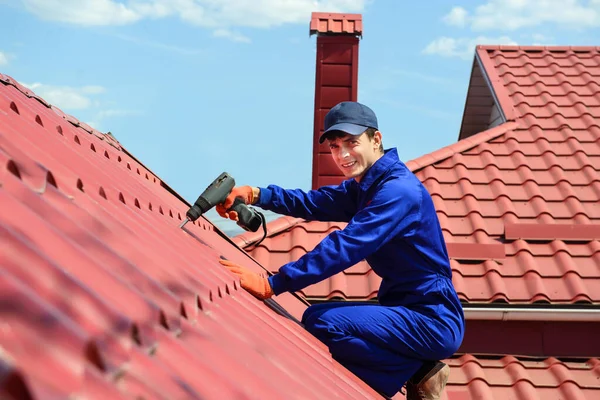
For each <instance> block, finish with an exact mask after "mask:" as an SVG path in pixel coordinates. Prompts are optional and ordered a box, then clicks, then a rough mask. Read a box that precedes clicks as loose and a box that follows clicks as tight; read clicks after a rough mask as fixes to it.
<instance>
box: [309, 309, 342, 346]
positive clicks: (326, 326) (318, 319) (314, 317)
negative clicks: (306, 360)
mask: <svg viewBox="0 0 600 400" xmlns="http://www.w3.org/2000/svg"><path fill="white" fill-rule="evenodd" d="M302 321H303V324H304V329H306V330H307V331H308V332H310V333H311V334H312V335H313V336H315V337H316V338H317V339H319V340H321V341H322V342H324V343H328V342H329V341H330V340H331V339H334V338H339V337H341V336H344V335H345V334H344V332H343V331H342V330H341V329H340V328H339V327H337V326H336V325H335V324H334V323H333V321H330V319H329V318H327V312H308V309H307V310H306V312H305V313H304V315H303V316H302Z"/></svg>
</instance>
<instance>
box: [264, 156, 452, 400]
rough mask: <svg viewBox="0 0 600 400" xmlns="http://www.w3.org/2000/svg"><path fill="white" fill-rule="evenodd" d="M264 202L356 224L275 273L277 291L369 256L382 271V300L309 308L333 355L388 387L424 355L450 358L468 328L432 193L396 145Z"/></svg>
mask: <svg viewBox="0 0 600 400" xmlns="http://www.w3.org/2000/svg"><path fill="white" fill-rule="evenodd" d="M256 205H257V206H259V207H261V208H263V209H266V210H272V211H274V212H277V213H280V214H284V215H289V216H294V217H298V218H304V219H306V220H317V221H341V222H347V223H348V224H347V225H346V227H345V228H344V229H342V230H336V231H334V232H332V233H330V234H329V235H328V236H327V237H325V238H324V239H323V240H322V241H321V242H320V243H319V244H318V245H317V246H316V247H315V248H314V249H313V250H312V251H309V252H308V253H306V254H305V255H303V256H302V257H301V258H300V259H298V260H297V261H294V262H291V263H288V264H285V265H283V266H282V267H281V268H280V269H279V271H278V273H276V274H275V275H273V276H271V277H269V283H270V284H271V287H272V288H273V291H274V293H275V294H276V295H277V294H280V293H283V292H285V291H297V290H301V289H303V288H305V287H307V286H309V285H311V284H314V283H317V282H319V281H322V280H324V279H327V278H329V277H331V276H333V275H335V274H337V273H339V272H341V271H343V270H345V269H346V268H349V267H351V266H352V265H354V264H356V263H358V262H360V261H361V260H366V261H367V262H368V263H369V265H370V266H371V268H372V269H373V271H374V272H375V273H376V274H377V275H378V276H380V277H381V278H382V281H381V285H380V287H379V291H378V298H377V300H378V302H377V303H358V302H337V303H333V302H332V303H323V304H316V305H312V306H311V307H309V308H308V309H307V310H306V311H305V313H304V316H303V318H302V322H303V323H304V325H305V327H306V329H307V330H308V331H309V332H311V333H312V334H313V335H314V336H315V337H317V338H318V339H319V340H321V341H322V342H323V343H325V344H326V345H327V346H328V347H329V350H330V352H331V354H332V356H333V357H334V358H335V359H336V360H337V361H339V362H340V363H341V364H342V365H344V366H345V367H346V368H348V369H349V370H350V371H352V372H353V373H354V374H355V375H357V376H358V377H360V378H361V379H363V380H364V381H365V382H366V383H367V384H369V385H370V386H371V387H373V388H374V389H375V390H377V391H379V392H380V393H383V394H385V395H387V396H390V397H391V396H393V395H394V394H395V393H397V392H398V391H399V390H400V389H401V388H402V386H403V385H404V384H405V382H406V381H407V380H408V379H410V377H411V376H412V375H413V374H414V373H415V372H416V371H417V370H418V369H419V368H420V367H421V366H422V365H423V363H424V362H425V361H437V360H441V359H444V358H447V357H450V356H451V355H452V354H454V352H455V351H456V350H457V349H458V348H459V347H460V345H461V343H462V340H463V336H464V315H463V310H462V306H461V304H460V301H459V299H458V296H457V294H456V291H455V289H454V286H453V284H452V270H451V268H450V262H449V259H448V253H447V250H446V244H445V242H444V237H443V234H442V230H441V227H440V224H439V221H438V218H437V215H436V212H435V208H434V204H433V201H432V199H431V196H430V195H429V193H428V192H427V190H426V189H425V187H424V186H423V184H422V183H421V182H420V181H419V179H418V178H417V177H416V176H415V175H414V174H413V173H412V172H411V171H410V170H409V169H408V168H407V167H406V165H405V164H404V163H402V162H401V161H400V160H399V158H398V153H397V150H396V149H395V148H394V149H389V150H386V151H385V154H384V155H383V156H382V157H381V158H379V159H378V160H377V161H376V162H375V163H374V164H373V166H371V168H369V169H368V170H367V172H366V173H365V175H364V176H363V178H362V179H361V181H360V183H359V182H356V180H354V179H348V180H345V181H343V182H342V183H341V184H340V185H338V186H324V187H321V188H319V189H317V190H311V191H308V192H304V191H302V190H299V189H293V190H290V189H283V188H281V187H279V186H276V185H269V186H268V187H266V188H260V197H259V199H258V202H257V204H256Z"/></svg>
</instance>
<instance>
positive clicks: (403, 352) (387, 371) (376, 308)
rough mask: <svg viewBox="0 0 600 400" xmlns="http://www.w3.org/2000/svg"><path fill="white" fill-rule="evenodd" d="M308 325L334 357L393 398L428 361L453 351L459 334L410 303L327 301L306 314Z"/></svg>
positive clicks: (446, 355) (311, 308)
mask: <svg viewBox="0 0 600 400" xmlns="http://www.w3.org/2000/svg"><path fill="white" fill-rule="evenodd" d="M302 322H303V323H304V325H305V327H306V329H307V330H308V331H309V332H310V333H312V334H313V335H314V336H315V337H317V338H318V339H319V340H321V341H322V342H323V343H325V344H326V345H327V346H328V347H329V351H330V352H331V354H332V356H333V358H334V359H335V360H337V361H338V362H339V363H340V364H342V365H344V366H345V367H346V368H348V370H350V371H351V372H352V373H354V374H355V375H356V376H358V377H359V378H361V379H362V380H364V381H365V382H366V383H367V384H368V385H370V386H371V387H372V388H374V389H375V390H377V391H378V392H380V393H383V394H385V395H387V396H390V397H391V396H393V395H394V394H395V393H397V392H398V391H399V390H400V389H401V388H402V386H403V385H404V383H405V382H406V381H407V380H408V379H410V377H411V376H412V375H413V374H414V373H415V372H416V371H417V370H418V369H419V368H420V367H421V366H422V365H423V360H439V359H443V358H446V357H448V356H449V355H451V354H452V353H453V351H452V350H448V349H452V348H453V347H454V342H453V341H454V340H455V339H454V338H453V337H452V336H453V335H452V334H451V332H450V331H448V330H447V328H444V327H442V326H441V324H440V323H439V322H436V321H434V320H432V319H431V318H428V317H426V316H423V315H422V314H419V313H416V312H414V311H411V310H409V309H407V308H405V307H402V306H397V307H385V306H381V305H375V304H368V303H354V302H340V303H323V304H318V305H313V306H311V307H309V308H308V309H307V310H306V311H305V313H304V316H303V317H302Z"/></svg>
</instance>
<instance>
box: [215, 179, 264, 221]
mask: <svg viewBox="0 0 600 400" xmlns="http://www.w3.org/2000/svg"><path fill="white" fill-rule="evenodd" d="M236 197H240V198H241V199H242V200H243V201H244V203H246V204H254V202H255V201H256V199H255V198H254V191H253V189H252V187H251V186H236V187H234V188H233V189H232V190H231V193H229V196H227V198H226V199H225V201H224V202H223V203H221V204H217V206H216V207H215V208H216V210H217V212H218V213H219V215H220V216H221V217H223V218H229V219H232V220H234V221H237V220H238V215H237V212H235V211H229V212H227V210H229V209H230V208H231V206H232V205H233V201H234V200H235V198H236Z"/></svg>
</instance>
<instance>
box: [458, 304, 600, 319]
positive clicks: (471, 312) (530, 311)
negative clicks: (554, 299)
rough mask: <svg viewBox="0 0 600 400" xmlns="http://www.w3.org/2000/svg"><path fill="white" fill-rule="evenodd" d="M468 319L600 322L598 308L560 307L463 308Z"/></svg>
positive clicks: (599, 310)
mask: <svg viewBox="0 0 600 400" xmlns="http://www.w3.org/2000/svg"><path fill="white" fill-rule="evenodd" d="M463 311H464V313H465V318H466V319H468V320H485V321H553V322H554V321H558V322H600V309H560V308H558V309H557V308H524V307H523V308H517V307H510V308H499V307H474V308H470V307H467V306H465V307H464V308H463Z"/></svg>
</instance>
